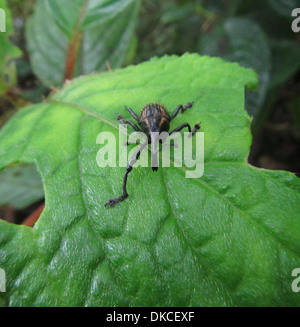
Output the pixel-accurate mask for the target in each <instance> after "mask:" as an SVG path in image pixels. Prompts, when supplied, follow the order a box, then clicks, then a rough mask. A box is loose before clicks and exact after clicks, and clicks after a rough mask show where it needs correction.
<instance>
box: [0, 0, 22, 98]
mask: <svg viewBox="0 0 300 327" xmlns="http://www.w3.org/2000/svg"><path fill="white" fill-rule="evenodd" d="M0 8H1V12H0V16H1V17H0V20H1V27H2V24H3V22H4V27H5V31H1V32H0V94H1V93H3V91H5V89H7V87H9V86H10V85H11V84H13V82H14V81H15V78H16V72H15V65H14V63H13V62H12V61H11V59H13V58H16V57H18V56H20V54H21V51H20V50H19V49H18V48H17V47H15V46H14V45H13V44H12V43H11V42H10V40H9V37H10V36H11V34H12V33H13V23H12V17H11V13H10V10H9V8H8V7H7V5H6V2H5V0H0ZM2 16H3V17H4V20H2V19H3V17H2Z"/></svg>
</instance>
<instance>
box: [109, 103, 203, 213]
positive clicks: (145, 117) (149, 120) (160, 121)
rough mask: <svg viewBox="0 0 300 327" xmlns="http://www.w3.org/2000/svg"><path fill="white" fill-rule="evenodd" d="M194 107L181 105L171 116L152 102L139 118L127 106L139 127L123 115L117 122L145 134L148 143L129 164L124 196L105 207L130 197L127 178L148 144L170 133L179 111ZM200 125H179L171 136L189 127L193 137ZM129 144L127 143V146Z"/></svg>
mask: <svg viewBox="0 0 300 327" xmlns="http://www.w3.org/2000/svg"><path fill="white" fill-rule="evenodd" d="M192 105H193V103H192V102H188V103H187V104H185V105H184V106H183V105H181V104H180V105H179V106H178V107H177V108H176V109H175V110H174V112H173V113H172V114H171V115H170V114H169V113H168V110H167V108H166V107H165V106H164V105H163V104H161V103H158V102H151V103H148V104H146V105H145V106H144V107H143V108H142V110H141V112H140V115H139V116H137V115H136V114H135V112H134V111H133V110H132V109H131V108H129V107H127V106H125V108H126V109H127V110H128V111H129V113H130V115H131V116H132V117H133V119H134V120H136V121H137V123H138V125H139V127H138V126H137V125H136V124H135V123H134V122H132V121H131V120H126V121H124V119H123V116H122V115H118V116H117V120H118V121H119V122H120V123H121V124H128V125H130V126H131V127H132V128H133V129H134V130H135V131H136V132H143V133H145V134H146V136H147V141H146V142H144V143H143V144H142V145H141V147H139V149H138V150H137V151H136V152H135V154H134V155H133V156H132V158H131V159H130V160H129V162H128V165H127V168H126V172H125V175H124V179H123V194H122V195H121V196H119V197H117V198H115V199H110V200H108V201H107V202H106V203H105V206H109V207H113V206H115V205H116V204H117V203H119V202H121V201H123V200H125V199H126V198H127V197H128V196H129V195H128V193H127V189H126V185H127V177H128V174H129V173H130V172H131V171H132V167H133V165H134V163H135V162H136V161H137V160H138V158H139V156H140V154H141V151H142V150H143V149H144V148H145V147H146V146H147V145H148V144H151V143H155V142H157V140H156V138H157V136H158V134H159V133H162V132H169V129H170V123H171V121H172V120H173V119H174V118H175V117H176V116H177V114H178V113H179V111H180V110H181V112H182V113H183V112H184V111H186V110H187V109H188V108H191V107H192ZM200 124H201V122H200V123H199V124H195V126H194V128H193V129H191V126H190V125H189V124H188V123H183V124H181V125H179V126H178V127H176V128H175V129H174V130H173V131H172V132H170V133H169V135H171V134H173V133H176V132H179V131H181V130H182V129H183V128H185V127H187V128H188V130H189V132H190V133H191V136H193V135H194V134H195V133H196V132H197V130H199V129H200ZM155 132H156V133H155ZM157 132H158V133H157ZM128 144H129V143H127V145H128ZM157 169H158V168H157V166H152V170H153V171H157Z"/></svg>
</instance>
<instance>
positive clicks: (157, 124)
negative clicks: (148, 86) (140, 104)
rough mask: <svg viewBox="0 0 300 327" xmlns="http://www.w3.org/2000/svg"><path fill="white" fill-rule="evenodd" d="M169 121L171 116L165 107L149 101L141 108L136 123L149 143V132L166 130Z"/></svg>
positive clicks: (167, 129) (168, 126) (168, 127)
mask: <svg viewBox="0 0 300 327" xmlns="http://www.w3.org/2000/svg"><path fill="white" fill-rule="evenodd" d="M170 121H171V116H170V115H169V113H168V111H167V109H166V107H165V106H164V105H163V104H161V103H157V102H151V103H148V104H146V105H145V106H144V108H143V109H142V110H141V113H140V116H139V121H138V123H139V125H140V126H141V130H142V131H143V132H144V133H145V134H146V135H147V137H148V141H149V143H151V132H159V133H161V132H168V131H169V129H170Z"/></svg>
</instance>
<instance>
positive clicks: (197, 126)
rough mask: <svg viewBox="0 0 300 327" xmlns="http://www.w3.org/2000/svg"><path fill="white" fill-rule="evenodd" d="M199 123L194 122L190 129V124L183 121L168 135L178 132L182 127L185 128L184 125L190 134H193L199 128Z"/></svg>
mask: <svg viewBox="0 0 300 327" xmlns="http://www.w3.org/2000/svg"><path fill="white" fill-rule="evenodd" d="M200 124H201V123H199V124H195V126H194V128H193V130H192V129H191V126H190V124H189V123H183V124H182V125H179V126H178V127H176V128H175V129H174V130H173V131H172V132H171V133H170V135H171V134H173V133H176V132H180V131H181V130H182V129H183V128H185V127H187V128H188V130H189V132H190V133H191V136H193V135H194V134H195V133H196V132H197V131H198V130H199V129H200Z"/></svg>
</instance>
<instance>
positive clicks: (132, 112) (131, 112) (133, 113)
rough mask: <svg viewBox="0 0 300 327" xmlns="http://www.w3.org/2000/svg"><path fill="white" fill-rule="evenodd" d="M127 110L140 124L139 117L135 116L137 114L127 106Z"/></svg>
mask: <svg viewBox="0 0 300 327" xmlns="http://www.w3.org/2000/svg"><path fill="white" fill-rule="evenodd" d="M125 108H126V109H127V110H128V111H129V113H130V115H131V116H132V117H133V118H134V119H135V120H136V121H137V122H138V121H139V117H138V116H137V115H136V114H135V112H134V111H133V110H132V109H130V108H129V107H127V106H125Z"/></svg>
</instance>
